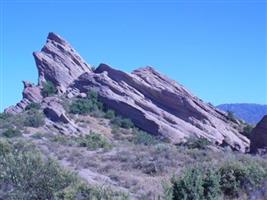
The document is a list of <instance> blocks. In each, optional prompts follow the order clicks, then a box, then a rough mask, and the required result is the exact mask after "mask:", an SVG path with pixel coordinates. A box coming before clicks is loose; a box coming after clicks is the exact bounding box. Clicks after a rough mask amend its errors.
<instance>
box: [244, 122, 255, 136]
mask: <svg viewBox="0 0 267 200" xmlns="http://www.w3.org/2000/svg"><path fill="white" fill-rule="evenodd" d="M252 130H253V126H251V125H249V124H247V125H246V126H245V127H244V129H243V133H242V134H243V135H245V136H246V137H248V138H250V136H251V132H252Z"/></svg>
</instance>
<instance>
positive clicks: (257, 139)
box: [250, 115, 267, 153]
mask: <svg viewBox="0 0 267 200" xmlns="http://www.w3.org/2000/svg"><path fill="white" fill-rule="evenodd" d="M261 150H263V151H266V150H267V115H265V116H264V117H263V118H262V120H261V121H260V122H259V123H258V124H257V126H256V127H255V128H254V129H253V130H252V132H251V146H250V151H251V152H252V153H257V152H258V151H261Z"/></svg>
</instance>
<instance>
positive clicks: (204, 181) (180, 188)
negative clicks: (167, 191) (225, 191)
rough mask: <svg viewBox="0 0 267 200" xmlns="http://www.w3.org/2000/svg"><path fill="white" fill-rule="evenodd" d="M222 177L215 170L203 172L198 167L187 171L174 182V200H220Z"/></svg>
mask: <svg viewBox="0 0 267 200" xmlns="http://www.w3.org/2000/svg"><path fill="white" fill-rule="evenodd" d="M219 180H220V177H219V175H218V174H216V173H215V172H214V171H213V170H210V169H206V170H203V168H202V167H199V166H196V167H192V168H189V169H187V170H186V171H185V172H184V174H183V175H182V176H181V177H180V178H178V179H173V180H172V184H173V186H172V189H173V191H172V195H173V199H174V200H180V199H184V200H195V199H198V200H206V199H207V200H208V199H218V196H219V194H220V187H219Z"/></svg>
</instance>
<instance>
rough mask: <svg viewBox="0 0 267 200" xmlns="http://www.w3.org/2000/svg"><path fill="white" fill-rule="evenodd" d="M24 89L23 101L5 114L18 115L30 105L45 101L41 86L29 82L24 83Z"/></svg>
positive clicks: (8, 109)
mask: <svg viewBox="0 0 267 200" xmlns="http://www.w3.org/2000/svg"><path fill="white" fill-rule="evenodd" d="M23 85H24V89H23V92H22V97H23V98H22V100H21V101H20V102H19V103H17V104H16V105H15V106H11V107H9V108H7V109H6V110H5V112H8V113H12V114H16V113H20V112H22V111H23V110H24V109H25V108H26V107H27V105H29V104H30V103H33V102H34V103H40V102H41V101H42V99H43V97H42V95H41V88H40V86H36V85H34V84H33V83H30V82H28V81H23Z"/></svg>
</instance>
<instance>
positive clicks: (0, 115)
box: [0, 112, 11, 120]
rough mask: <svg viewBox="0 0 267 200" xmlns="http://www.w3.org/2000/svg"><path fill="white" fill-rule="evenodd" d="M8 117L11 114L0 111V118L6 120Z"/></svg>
mask: <svg viewBox="0 0 267 200" xmlns="http://www.w3.org/2000/svg"><path fill="white" fill-rule="evenodd" d="M9 117H11V114H9V113H4V112H3V113H0V120H6V119H8V118H9Z"/></svg>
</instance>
